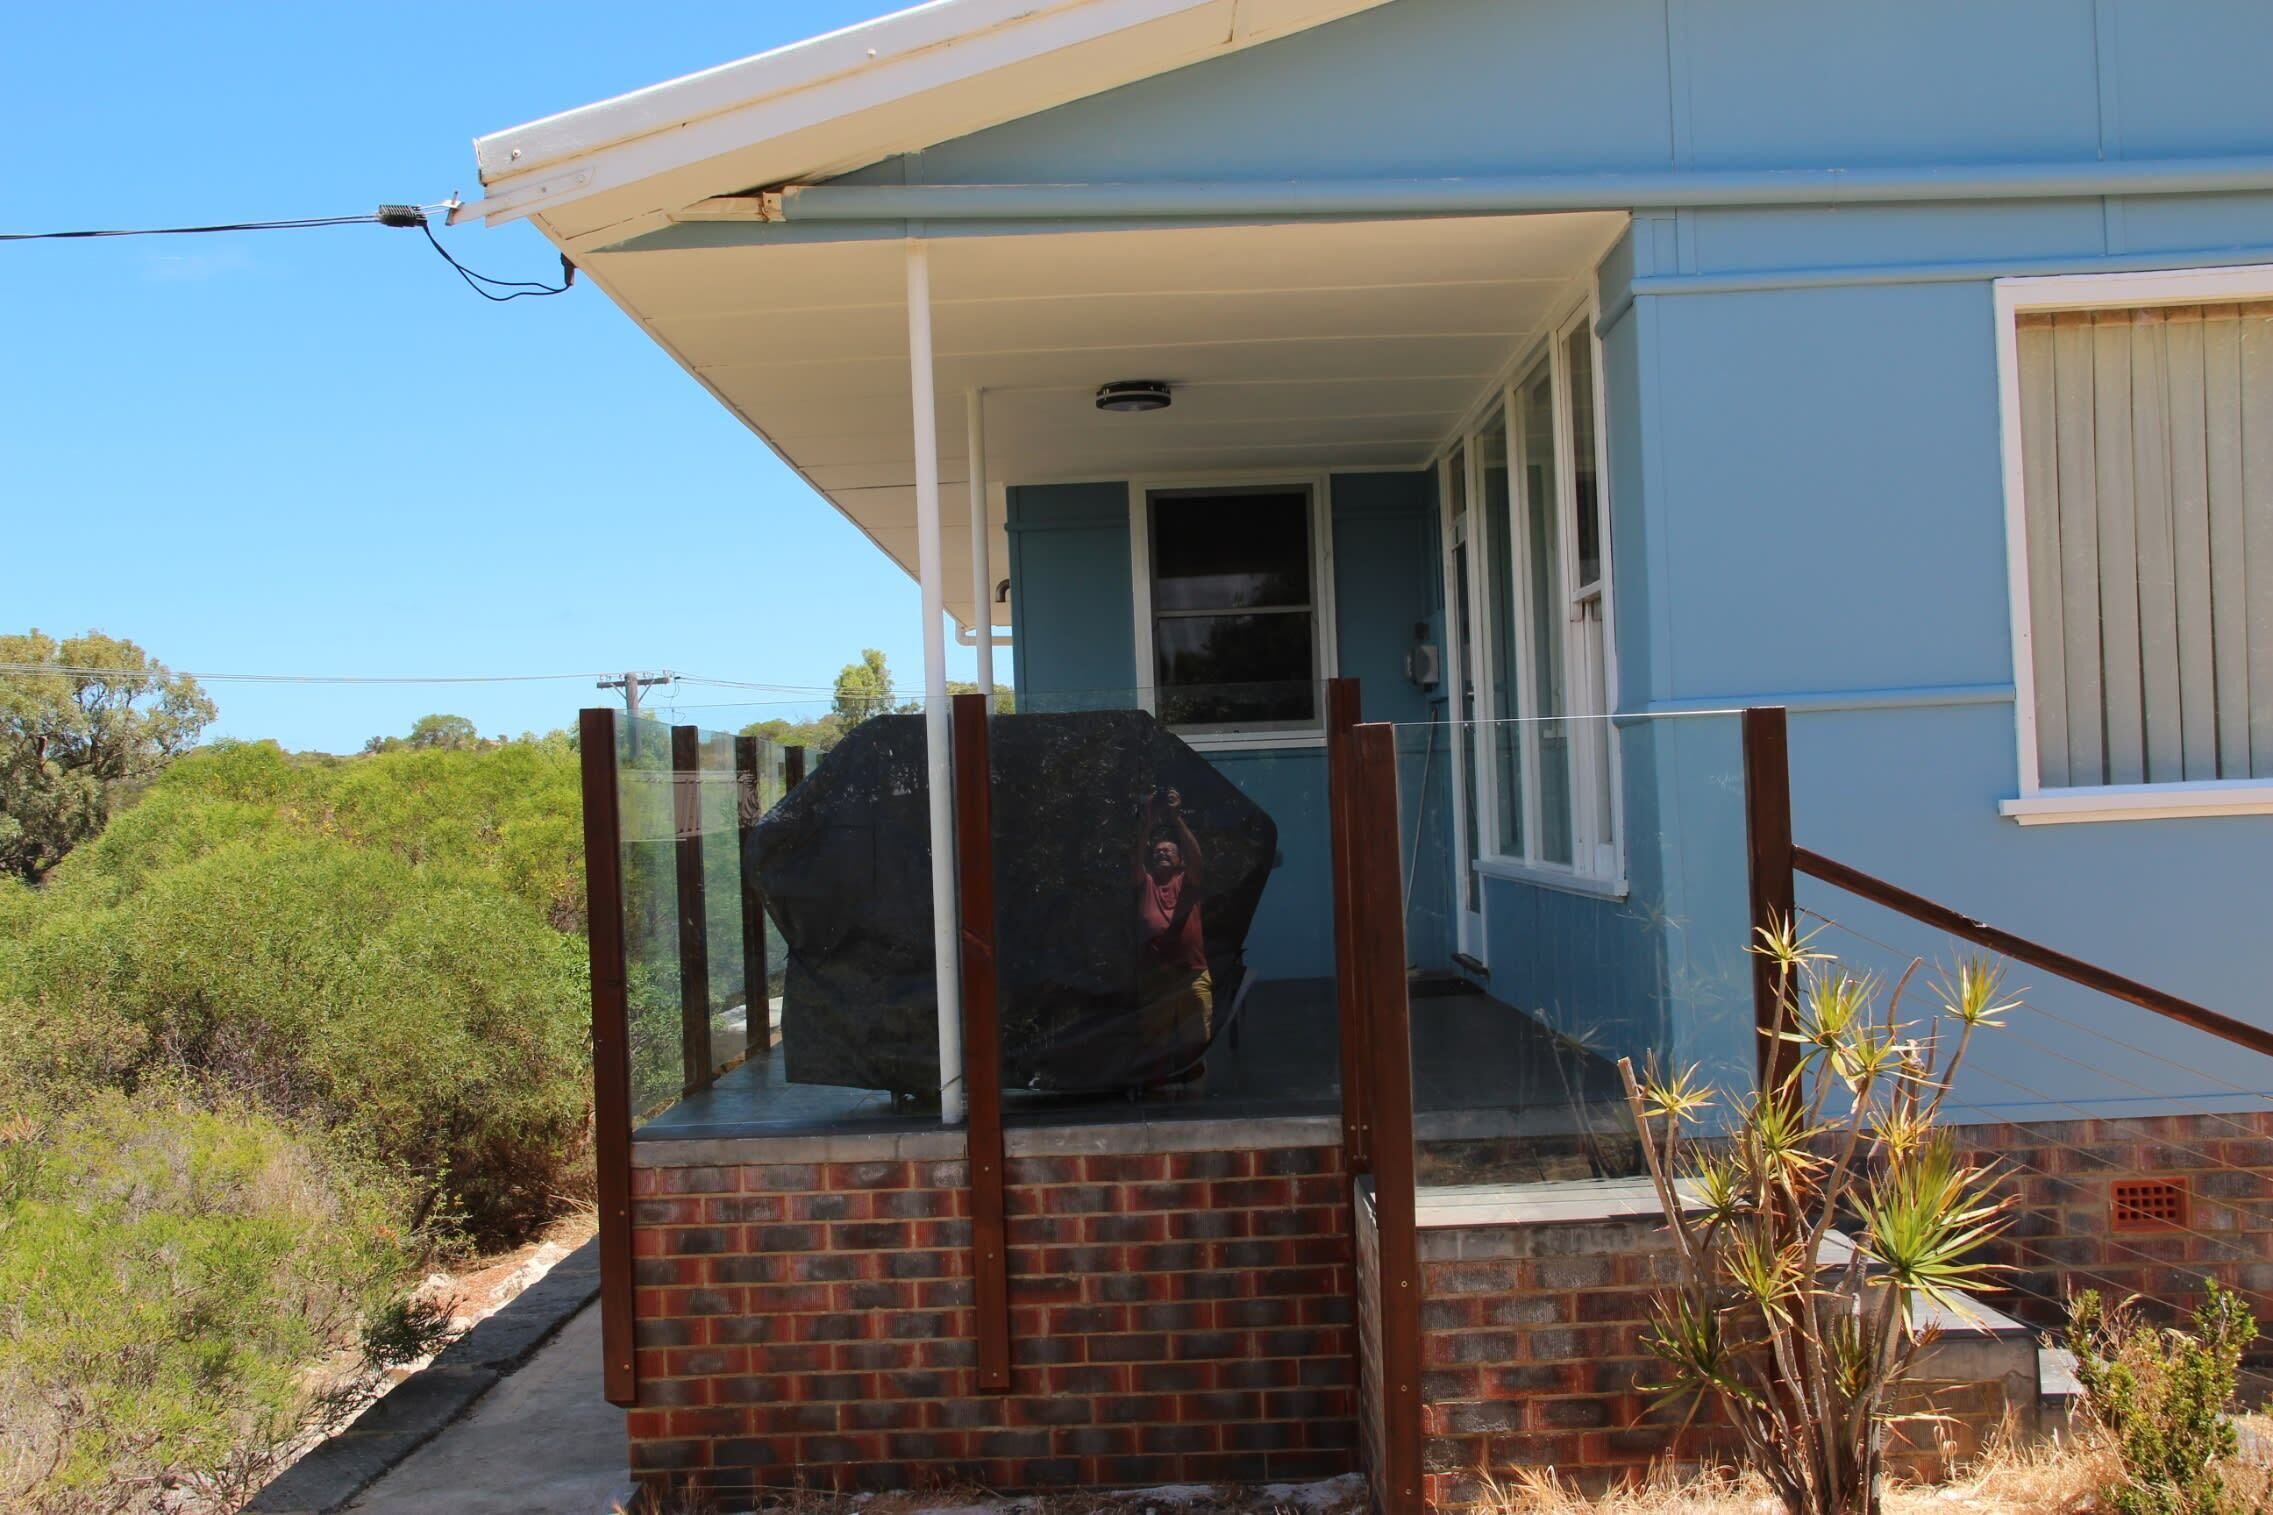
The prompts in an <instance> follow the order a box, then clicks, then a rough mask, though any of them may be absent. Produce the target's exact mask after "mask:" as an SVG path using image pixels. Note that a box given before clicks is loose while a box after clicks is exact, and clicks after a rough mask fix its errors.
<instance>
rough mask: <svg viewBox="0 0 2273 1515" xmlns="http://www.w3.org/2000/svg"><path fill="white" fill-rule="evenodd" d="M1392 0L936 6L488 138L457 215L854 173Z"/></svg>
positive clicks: (951, 2)
mask: <svg viewBox="0 0 2273 1515" xmlns="http://www.w3.org/2000/svg"><path fill="white" fill-rule="evenodd" d="M1382 3H1383V0H1292V3H1288V0H1280V3H1276V4H1273V5H1270V6H1267V7H1266V6H1258V5H1255V4H1253V3H1251V0H931V3H929V4H923V5H917V6H915V7H913V8H911V9H908V10H903V11H899V12H897V13H895V14H892V15H888V16H883V17H879V18H878V19H876V20H873V21H867V22H863V23H861V24H859V25H856V26H851V27H846V28H844V29H842V30H839V31H835V32H830V33H827V34H825V35H822V36H819V37H813V38H809V39H807V40H804V41H801V42H796V43H793V44H791V45H789V46H787V47H781V48H776V49H774V50H773V51H771V52H766V53H760V54H757V55H756V56H754V57H748V58H743V59H740V60H737V61H735V62H732V63H726V64H722V65H720V66H718V67H716V68H710V69H705V70H703V71H702V72H700V73H695V74H689V75H687V76H686V77H684V78H680V79H673V80H669V81H666V82H664V83H661V84H656V85H652V86H650V87H648V88H646V89H641V90H636V91H634V92H632V93H630V94H626V95H620V96H617V97H616V98H614V99H612V100H603V101H600V102H598V103H596V104H592V105H586V106H582V107H579V108H577V109H574V110H569V111H563V112H561V113H559V114H557V115H552V116H547V117H544V118H543V119H541V120H537V121H532V122H529V123H527V124H525V125H520V126H515V127H510V128H508V129H506V130H504V131H500V132H493V133H490V134H489V135H487V136H483V137H480V138H478V139H476V141H475V143H474V157H475V162H476V165H477V167H478V169H479V172H480V176H481V181H482V183H483V185H484V186H485V188H486V189H487V190H488V192H489V197H488V198H487V199H484V200H480V201H476V202H474V203H472V204H470V205H467V206H465V207H464V208H463V209H462V210H461V211H459V212H456V213H454V214H453V216H452V220H453V221H462V220H467V219H472V218H477V217H478V218H480V219H482V220H485V221H488V222H489V223H491V224H493V225H494V224H496V223H497V222H499V221H504V220H510V219H512V218H514V217H518V216H525V215H531V214H543V213H547V212H550V211H553V210H556V209H558V208H560V207H562V206H565V205H568V204H570V203H572V202H574V201H576V200H580V199H584V198H587V197H589V196H592V195H597V194H602V193H606V192H608V191H611V190H623V189H628V188H631V187H632V186H635V185H638V184H641V183H642V182H643V181H649V180H660V181H662V182H661V183H659V184H657V185H656V187H655V189H654V192H653V193H651V194H649V195H648V196H646V197H645V199H643V200H642V202H641V204H642V205H643V206H644V210H640V211H634V212H633V213H634V214H652V213H654V212H658V211H661V212H670V211H675V210H678V209H680V208H681V207H682V206H686V205H692V204H697V203H699V202H701V201H704V200H706V199H709V198H711V197H714V196H718V195H731V194H737V193H740V192H742V191H746V190H747V189H748V188H749V187H750V186H751V184H752V183H756V182H765V183H781V182H785V181H789V180H796V179H804V178H813V177H825V176H831V175H835V174H840V173H843V172H846V171H848V170H850V169H853V168H856V167H859V166H861V165H863V164H867V163H874V162H877V161H880V160H882V159H884V158H888V157H890V156H892V155H893V154H894V153H900V152H914V151H919V150H921V149H923V148H925V147H928V146H931V145H932V144H933V143H936V142H943V141H947V140H949V139H951V138H955V137H961V136H965V135H968V134H969V133H971V132H974V131H979V130H983V129H984V128H986V127H989V126H994V125H999V124H1000V123H1002V122H1005V121H1011V120H1016V119H1018V118H1020V117H1024V116H1030V115H1033V114H1035V113H1037V112H1039V111H1043V110H1047V109H1049V108H1051V107H1053V106H1056V105H1062V104H1065V103H1066V102H1068V101H1070V100H1075V99H1080V98H1083V97H1085V96H1088V95H1092V94H1097V93H1102V92H1103V91H1105V90H1109V89H1113V88H1117V87H1119V86H1121V85H1125V84H1131V83H1134V82H1136V81H1138V80H1140V79H1145V78H1150V77H1152V76H1153V75H1155V74H1162V73H1167V72H1169V71H1171V70H1174V69H1178V68H1183V67H1187V66H1189V65H1191V64H1194V63H1198V62H1201V61H1204V60H1205V59H1208V58H1213V57H1220V56H1223V55H1225V54H1228V53H1233V52H1238V51H1240V50H1242V49H1245V48H1248V47H1251V46H1254V45H1256V44H1257V43H1261V42H1267V41H1270V40H1272V39H1274V38H1278V37H1283V36H1288V35H1291V34H1293V33H1296V32H1300V31H1304V30H1307V29H1309V28H1311V27H1314V26H1319V25H1322V24H1324V23H1326V22H1330V21H1335V20H1339V19H1340V18H1341V17H1343V16H1348V15H1354V14H1356V13H1357V12H1360V11H1364V10H1369V9H1371V8H1373V7H1374V6H1376V5H1379V4H1382ZM1053 60H1055V62H1054V63H1053ZM787 142H793V143H794V147H793V149H792V151H793V153H794V155H793V156H792V155H791V154H790V153H788V152H783V151H782V150H781V149H779V148H778V147H777V148H776V150H775V152H774V154H773V155H772V156H773V158H775V159H778V161H767V162H765V164H764V167H763V169H761V170H760V171H759V172H758V173H757V176H756V177H755V178H753V177H752V176H751V173H750V169H751V165H750V163H749V162H748V161H747V159H748V157H749V155H751V154H752V153H753V152H756V153H758V154H759V155H760V156H761V157H763V156H765V154H764V150H765V149H767V148H768V147H769V146H774V145H775V144H781V143H787ZM705 171H707V172H705ZM705 178H707V179H708V180H709V181H710V182H707V183H705V182H701V181H702V180H703V179H705ZM690 180H691V181H692V182H690ZM648 202H653V203H648Z"/></svg>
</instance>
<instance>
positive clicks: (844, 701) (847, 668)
mask: <svg viewBox="0 0 2273 1515" xmlns="http://www.w3.org/2000/svg"><path fill="white" fill-rule="evenodd" d="M891 708H892V670H891V668H890V667H889V666H887V665H886V664H885V662H884V654H883V653H881V652H879V651H877V650H876V649H875V648H873V647H864V648H862V649H861V653H860V661H859V662H857V663H847V664H845V665H844V667H843V668H842V669H840V670H839V671H838V673H837V697H836V706H835V709H834V711H833V712H832V713H833V714H834V715H835V716H836V718H837V719H838V720H839V721H840V722H842V723H843V724H844V725H845V726H846V727H847V728H850V727H853V726H857V725H859V724H860V723H861V722H862V721H865V720H867V719H868V718H869V717H870V716H872V715H882V714H884V713H885V712H886V711H888V710H890V709H891Z"/></svg>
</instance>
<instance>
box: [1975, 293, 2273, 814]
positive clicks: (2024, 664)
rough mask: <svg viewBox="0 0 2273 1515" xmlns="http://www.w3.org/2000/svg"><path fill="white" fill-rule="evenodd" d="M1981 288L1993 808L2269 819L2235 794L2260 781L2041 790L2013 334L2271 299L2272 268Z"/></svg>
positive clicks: (2261, 807)
mask: <svg viewBox="0 0 2273 1515" xmlns="http://www.w3.org/2000/svg"><path fill="white" fill-rule="evenodd" d="M1990 288H1991V291H1992V297H1993V309H1994V317H1993V319H1994V321H1995V330H1994V337H1995V341H1996V352H1997V443H1998V449H1999V453H2000V461H2001V464H2002V467H2001V472H2002V476H2003V487H2004V492H2005V583H2006V601H2007V609H2008V611H2009V613H2010V618H2011V635H2012V657H2013V740H2014V746H2015V753H2014V757H2015V763H2016V771H2017V772H2018V773H2019V776H2020V795H2019V797H2018V798H2016V799H2010V800H2005V801H2003V802H2001V803H2000V804H1999V806H1998V811H1999V813H2000V814H2002V815H2004V816H2006V817H2008V818H2010V819H2012V820H2016V821H2018V822H2020V823H2021V824H2022V825H2024V826H2031V825H2044V824H2050V823H2057V822H2066V821H2105V820H2157V819H2167V818H2170V817H2174V816H2204V815H2260V814H2267V813H2273V803H2259V802H2257V801H2256V800H2253V799H2249V798H2243V797H2239V796H2240V794H2246V793H2247V792H2248V791H2252V790H2258V789H2262V790H2264V791H2265V792H2266V793H2267V794H2273V781H2267V780H2257V779H2230V780H2210V781H2200V780H2198V781H2195V782H2192V783H2167V784H2107V785H2090V786H2081V787H2076V788H2064V789H2046V788H2045V787H2043V782H2042V779H2043V770H2042V767H2041V766H2040V764H2039V761H2038V746H2039V742H2040V739H2041V733H2039V732H2038V730H2037V729H2036V647H2035V635H2034V630H2033V624H2032V618H2031V607H2030V599H2029V596H2030V587H2029V582H2028V498H2027V471H2026V469H2025V468H2024V466H2023V459H2022V453H2021V396H2020V329H2019V318H2020V315H2021V313H2022V312H2023V311H2030V312H2035V311H2059V310H2098V309H2103V308H2136V307H2140V306H2152V305H2195V304H2215V303H2218V302H2221V301H2225V302H2232V301H2237V300H2251V299H2264V298H2267V297H2273V264H2262V263H2261V264H2249V265H2244V266H2237V267H2222V268H2165V269H2148V270H2142V271H2136V272H2129V273H2084V274H2046V275H2038V276H2032V277H2026V278H2008V279H1998V280H1997V281H1995V283H1994V284H1992V285H1991V286H1990ZM2237 791H2238V792H2239V793H2238V794H2237Z"/></svg>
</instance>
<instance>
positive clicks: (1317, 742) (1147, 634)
mask: <svg viewBox="0 0 2273 1515" xmlns="http://www.w3.org/2000/svg"><path fill="white" fill-rule="evenodd" d="M1331 485H1332V480H1331V478H1330V477H1329V475H1328V473H1327V472H1326V471H1325V470H1322V469H1319V470H1307V469H1306V470H1300V471H1296V472H1285V471H1274V472H1269V473H1257V472H1253V471H1244V472H1224V473H1206V474H1159V475H1145V476H1139V477H1135V478H1131V479H1130V480H1129V481H1128V486H1129V568H1130V572H1129V589H1130V594H1129V599H1130V602H1131V606H1132V609H1133V610H1134V612H1135V629H1136V660H1137V664H1138V667H1137V668H1136V670H1135V673H1136V685H1135V688H1136V697H1137V704H1138V705H1139V707H1141V708H1142V709H1144V710H1147V711H1149V712H1151V713H1152V714H1154V715H1158V714H1159V713H1160V700H1159V693H1160V691H1159V685H1158V684H1157V683H1156V682H1155V680H1156V679H1157V678H1158V677H1159V669H1160V649H1159V648H1158V647H1157V646H1155V645H1154V642H1153V628H1152V511H1151V499H1152V496H1153V495H1155V494H1172V493H1186V492H1189V491H1193V490H1210V489H1227V490H1241V491H1248V492H1262V491H1267V490H1272V489H1300V490H1303V491H1305V492H1307V494H1308V495H1309V498H1310V646H1311V665H1312V667H1313V668H1315V669H1316V670H1317V673H1316V677H1317V679H1318V681H1319V693H1318V696H1317V707H1316V715H1315V717H1314V718H1313V719H1312V720H1311V721H1309V722H1308V723H1306V724H1304V725H1301V726H1294V727H1287V726H1274V727H1267V728H1258V729H1255V730H1249V731H1241V730H1236V729H1234V730H1224V729H1221V728H1216V727H1209V728H1205V729H1197V730H1195V729H1191V728H1175V729H1176V732H1177V735H1179V736H1181V737H1182V738H1183V739H1184V741H1185V743H1186V744H1187V745H1189V746H1191V747H1192V748H1193V749H1194V750H1196V751H1200V752H1237V751H1245V750H1258V749H1270V748H1295V747H1323V746H1324V745H1325V744H1326V696H1325V692H1324V690H1325V681H1326V680H1327V679H1330V678H1333V677H1335V676H1336V673H1337V670H1338V667H1339V663H1338V661H1337V656H1336V648H1335V643H1336V642H1337V641H1338V640H1339V639H1338V638H1337V637H1336V636H1335V635H1334V533H1333V523H1334V507H1333V498H1332V489H1331Z"/></svg>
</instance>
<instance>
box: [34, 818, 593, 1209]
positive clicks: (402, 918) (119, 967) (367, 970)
mask: <svg viewBox="0 0 2273 1515" xmlns="http://www.w3.org/2000/svg"><path fill="white" fill-rule="evenodd" d="M98 845H99V844H98ZM40 914H42V915H44V916H45V917H46V918H45V919H43V920H39V921H37V922H36V924H35V929H34V931H33V932H32V934H31V936H30V938H29V940H28V941H26V942H25V943H23V944H22V945H21V946H20V947H19V949H17V951H16V952H15V954H14V957H13V962H14V967H15V974H14V978H15V983H14V985H13V986H12V987H11V986H10V985H8V984H7V983H5V982H0V1002H8V1001H13V1004H14V1005H15V1006H17V1007H20V1008H18V1009H13V1010H12V1011H11V1012H10V1018H11V1019H15V1020H20V1021H21V1022H23V1023H24V1024H25V1025H26V1026H27V1027H28V1028H30V1034H27V1035H24V1036H20V1037H12V1038H10V1039H9V1041H8V1044H7V1045H6V1046H4V1047H0V1095H5V1094H7V1093H8V1092H9V1091H11V1090H13V1091H15V1092H16V1093H17V1095H18V1096H19V1097H28V1096H29V1095H30V1094H31V1092H32V1091H33V1090H35V1089H43V1088H44V1089H45V1090H46V1091H48V1093H47V1095H46V1097H47V1098H49V1099H53V1098H55V1097H57V1096H58V1095H59V1094H60V1092H61V1091H62V1090H66V1089H68V1088H70V1087H73V1086H78V1087H82V1088H95V1087H104V1086H113V1087H121V1088H134V1087H137V1086H139V1084H140V1083H141V1082H143V1081H144V1080H146V1079H149V1078H152V1077H168V1076H173V1075H186V1076H188V1077H190V1078H192V1079H194V1080H196V1081H197V1082H199V1083H201V1084H203V1085H205V1086H208V1087H212V1088H215V1089H218V1090H221V1091H224V1092H226V1093H227V1094H230V1095H232V1096H236V1097H241V1098H249V1099H254V1100H257V1101H258V1102H259V1103H260V1104H261V1105H262V1106H264V1107H265V1108H267V1109H270V1110H273V1111H277V1112H280V1113H283V1114H286V1115H290V1116H295V1117H308V1118H314V1119H317V1120H319V1121H321V1122H322V1123H323V1124H325V1125H326V1126H329V1127H332V1128H334V1129H336V1130H338V1131H340V1132H341V1134H342V1135H343V1137H346V1138H348V1139H350V1140H352V1141H353V1142H354V1143H355V1145H356V1146H357V1149H358V1150H361V1151H365V1152H368V1153H369V1154H371V1155H372V1156H373V1157H375V1158H376V1159H377V1160H379V1161H381V1162H383V1163H386V1164H389V1165H391V1166H393V1167H396V1168H399V1169H401V1170H403V1171H404V1172H406V1173H408V1174H410V1175H413V1176H414V1178H415V1180H416V1181H417V1183H418V1185H419V1203H420V1216H421V1218H422V1219H433V1218H439V1217H449V1218H451V1219H452V1220H453V1221H455V1222H457V1223H458V1224H460V1225H462V1229H463V1231H464V1233H465V1234H466V1235H468V1236H469V1237H470V1238H472V1239H474V1240H476V1241H481V1242H501V1241H509V1240H514V1239H517V1238H518V1236H519V1235H520V1234H521V1233H522V1232H524V1231H525V1230H526V1229H527V1228H528V1226H530V1225H531V1224H532V1223H534V1222H536V1221H538V1220H541V1219H542V1218H543V1217H544V1216H546V1215H547V1214H549V1213H551V1212H552V1211H553V1210H555V1209H557V1207H558V1204H557V1202H558V1198H559V1196H560V1195H561V1194H563V1193H566V1192H573V1191H575V1190H576V1189H577V1188H578V1187H579V1180H578V1179H577V1178H576V1177H575V1175H574V1174H573V1173H572V1172H571V1169H572V1167H573V1165H574V1164H575V1163H576V1161H577V1159H578V1156H579V1154H580V1152H581V1150H582V1136H583V1130H584V1124H585V1118H586V1111H587V1109H588V1104H589V1097H588V1092H587V1078H588V1075H587V1072H586V1060H585V1052H584V1049H585V1046H586V1032H585V1029H584V1019H583V1016H582V1013H581V1010H582V1006H583V1003H584V1000H585V992H584V987H583V985H584V971H585V970H584V959H583V954H582V950H581V946H580V944H579V943H577V942H576V941H575V940H574V939H573V938H570V937H566V936H563V935H561V934H560V933H559V932H556V931H554V930H552V929H550V928H549V927H547V926H546V925H545V924H544V923H543V921H541V920H540V919H539V918H538V917H537V915H536V914H535V913H534V912H533V911H531V910H530V909H529V908H527V906H526V905H525V904H523V903H522V902H520V901H518V900H516V899H514V898H513V897H512V896H511V895H510V894H508V893H506V892H505V891H504V890H503V889H502V888H500V887H499V886H497V885H496V884H495V883H492V882H490V881H488V880H486V879H484V878H482V877H480V876H479V875H476V874H471V873H467V872H463V871H459V870H455V869H450V868H445V867H441V866H427V867H416V866H413V865H412V864H410V863H408V862H406V861H404V860H403V859H402V858H400V857H398V856H396V855H394V854H393V853H391V852H387V851H379V850H374V849H368V848H360V847H354V846H350V845H348V844H346V843H344V842H342V841H339V840H336V839H331V838H313V837H311V838H287V839H284V840H262V841H235V842H231V843H229V844H227V845H225V846H222V847H220V848H218V849H216V850H214V851H212V852H210V853H208V854H206V855H205V856H203V857H200V858H198V859H196V860H195V861H194V862H189V863H185V864H181V865H178V866H175V867H171V868H168V869H165V870H163V871H162V872H159V873H157V874H155V875H153V876H152V877H151V879H150V880H149V881H148V883H147V884H146V885H145V887H143V888H141V889H139V890H138V891H136V892H135V893H133V894H131V895H129V896H127V897H126V898H124V899H122V900H121V901H119V902H118V903H116V904H111V905H106V906H102V907H100V908H97V909H93V910H77V909H56V910H52V911H42V912H40Z"/></svg>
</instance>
